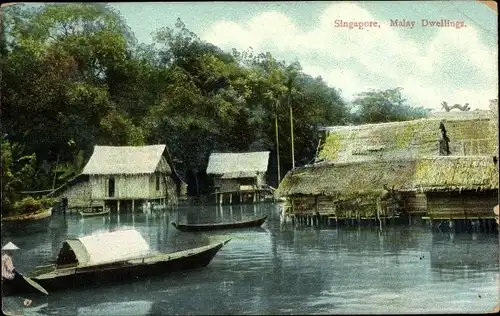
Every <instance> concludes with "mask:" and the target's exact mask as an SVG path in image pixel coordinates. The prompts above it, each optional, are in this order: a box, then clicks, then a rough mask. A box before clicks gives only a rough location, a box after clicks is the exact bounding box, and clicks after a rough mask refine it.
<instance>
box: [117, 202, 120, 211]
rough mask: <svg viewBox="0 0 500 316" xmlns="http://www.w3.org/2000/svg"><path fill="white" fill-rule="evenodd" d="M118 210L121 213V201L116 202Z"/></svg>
mask: <svg viewBox="0 0 500 316" xmlns="http://www.w3.org/2000/svg"><path fill="white" fill-rule="evenodd" d="M116 209H117V210H118V212H120V200H117V201H116Z"/></svg>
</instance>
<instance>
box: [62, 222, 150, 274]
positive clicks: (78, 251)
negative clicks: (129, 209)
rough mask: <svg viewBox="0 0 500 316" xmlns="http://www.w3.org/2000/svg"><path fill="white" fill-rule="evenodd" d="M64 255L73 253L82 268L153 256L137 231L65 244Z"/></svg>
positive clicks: (75, 240) (122, 231)
mask: <svg viewBox="0 0 500 316" xmlns="http://www.w3.org/2000/svg"><path fill="white" fill-rule="evenodd" d="M61 252H62V253H70V252H73V254H74V256H75V257H76V260H77V261H78V264H79V265H80V266H87V265H96V264H101V263H108V262H113V261H120V260H125V259H131V258H137V257H141V256H146V255H148V254H151V250H150V248H149V245H148V243H147V242H146V240H145V239H144V238H143V237H142V235H141V234H140V233H139V232H138V231H137V230H135V229H124V230H118V231H114V232H103V233H97V234H93V235H90V236H85V237H81V238H76V239H68V240H66V241H65V242H64V243H63V247H62V248H61Z"/></svg>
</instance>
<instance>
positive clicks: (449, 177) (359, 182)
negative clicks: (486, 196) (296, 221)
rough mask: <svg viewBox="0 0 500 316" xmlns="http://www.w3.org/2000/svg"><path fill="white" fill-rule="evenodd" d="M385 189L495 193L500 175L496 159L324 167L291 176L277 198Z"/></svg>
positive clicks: (370, 193) (374, 192)
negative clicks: (485, 191)
mask: <svg viewBox="0 0 500 316" xmlns="http://www.w3.org/2000/svg"><path fill="white" fill-rule="evenodd" d="M384 185H386V186H387V187H389V188H392V187H393V186H394V189H395V190H399V191H443V190H444V191H448V190H476V189H479V188H481V189H491V188H498V172H497V167H496V164H495V163H494V161H493V157H492V156H490V157H486V156H442V157H425V158H420V159H407V160H394V161H385V160H380V161H376V162H371V163H366V162H353V163H323V164H318V165H315V166H310V167H303V168H298V169H295V170H292V171H290V172H288V174H287V175H286V176H285V178H284V179H283V181H282V182H281V183H280V185H279V187H278V190H277V194H278V195H280V196H290V195H327V196H331V197H333V198H335V199H338V200H350V199H354V198H357V197H363V196H372V197H373V196H378V195H379V194H380V193H382V192H383V191H384Z"/></svg>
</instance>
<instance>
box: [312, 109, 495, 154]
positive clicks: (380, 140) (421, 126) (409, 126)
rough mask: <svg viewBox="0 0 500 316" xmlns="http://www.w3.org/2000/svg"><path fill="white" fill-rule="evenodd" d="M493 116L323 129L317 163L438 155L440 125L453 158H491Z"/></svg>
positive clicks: (428, 119) (493, 149)
mask: <svg viewBox="0 0 500 316" xmlns="http://www.w3.org/2000/svg"><path fill="white" fill-rule="evenodd" d="M492 116H493V115H490V116H485V115H479V116H474V114H470V115H455V116H451V117H448V118H446V119H443V118H436V117H432V118H427V119H420V120H413V121H404V122H391V123H381V124H365V125H351V126H334V127H326V128H323V130H325V131H326V133H327V137H326V140H325V143H324V146H323V148H322V150H321V151H320V153H319V154H318V157H317V160H318V161H320V160H325V161H336V162H355V161H377V160H381V159H382V160H392V159H416V158H420V157H427V156H435V155H438V152H439V139H440V137H441V132H440V130H439V124H440V122H441V121H443V123H444V125H445V128H446V131H447V135H448V137H449V139H450V143H449V146H450V151H451V154H452V155H494V154H495V152H496V147H497V145H496V144H497V131H496V125H495V122H494V120H492V119H491V118H492Z"/></svg>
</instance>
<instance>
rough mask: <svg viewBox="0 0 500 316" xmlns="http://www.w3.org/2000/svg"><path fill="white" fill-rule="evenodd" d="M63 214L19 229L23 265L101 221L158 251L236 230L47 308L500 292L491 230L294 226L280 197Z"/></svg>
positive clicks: (355, 307)
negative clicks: (205, 228)
mask: <svg viewBox="0 0 500 316" xmlns="http://www.w3.org/2000/svg"><path fill="white" fill-rule="evenodd" d="M261 215H268V216H269V217H268V221H266V222H265V223H264V225H263V226H262V227H260V228H251V229H243V230H230V231H216V232H205V233H184V232H180V231H178V230H176V229H175V228H174V227H173V226H172V225H170V223H171V222H172V221H177V222H182V223H207V222H208V223H210V222H212V223H215V222H229V221H239V220H245V219H249V218H254V217H256V216H261ZM61 216H62V215H61ZM54 219H56V217H55V218H54ZM57 220H59V222H58V223H59V224H58V225H59V228H57V227H56V226H57V225H55V226H54V227H51V229H50V230H49V231H48V232H46V233H38V234H32V235H29V236H25V237H19V236H12V237H9V238H11V240H12V241H13V242H14V243H16V244H18V245H19V246H20V247H21V248H22V249H23V251H22V252H21V253H20V254H19V256H18V257H17V261H16V262H17V265H18V266H19V269H20V270H21V271H29V270H31V269H32V268H33V267H34V266H36V265H40V264H43V263H46V262H47V261H49V260H53V259H54V258H55V256H56V255H57V252H58V251H59V247H60V242H61V241H62V240H64V239H65V238H68V237H75V236H82V235H85V234H87V233H92V232H96V231H100V230H107V231H110V230H114V229H117V228H123V227H135V228H136V229H137V230H139V231H140V232H141V234H142V235H143V236H144V238H145V239H146V240H147V241H148V242H149V243H150V245H151V248H152V249H153V250H158V251H175V250H182V249H187V248H190V247H196V246H200V245H204V244H207V243H208V242H209V241H210V238H212V237H216V236H220V235H223V236H225V237H230V238H232V240H231V242H230V243H228V244H227V245H226V246H225V247H224V248H223V249H222V250H221V251H220V252H219V253H218V254H217V256H216V257H215V258H214V260H213V261H212V263H211V264H210V265H209V266H208V267H206V268H203V269H199V270H196V271H190V272H183V273H176V274H172V275H168V276H166V277H157V278H149V279H144V280H138V281H136V282H132V283H126V284H120V285H112V286H106V287H101V288H95V289H82V290H78V291H65V292H61V293H53V294H51V295H50V296H49V297H48V298H38V300H42V301H43V300H46V301H47V303H48V306H46V307H45V308H44V309H43V311H42V312H40V311H39V313H43V314H44V315H53V314H62V315H77V314H81V315H83V314H87V315H111V314H112V313H115V312H116V313H118V312H121V313H120V314H121V315H130V314H131V313H133V314H135V315H165V314H166V315H170V314H243V313H244V314H249V313H250V314H298V313H314V314H318V313H327V314H332V313H367V312H368V313H440V312H441V313H445V312H446V313H447V312H458V311H459V312H484V311H490V310H491V309H492V307H493V306H494V305H495V303H496V302H497V300H498V283H497V282H498V266H499V262H498V239H497V238H496V236H491V235H489V236H488V235H484V234H483V235H466V234H464V235H450V234H448V235H446V234H443V235H437V234H434V235H433V234H432V233H431V232H429V231H427V230H426V229H425V228H423V227H396V228H389V227H388V228H387V229H384V231H382V232H381V231H379V230H378V229H376V228H360V229H358V228H354V229H345V228H341V229H334V228H332V229H315V228H293V227H291V226H283V225H281V224H280V221H279V211H278V207H277V206H275V205H272V204H262V205H234V206H227V205H224V206H214V207H207V206H197V207H179V208H178V209H176V210H172V211H167V210H152V211H151V212H141V211H136V212H134V213H132V212H120V213H119V214H117V213H115V212H113V213H112V214H110V215H109V216H108V217H103V218H85V219H84V220H82V219H81V216H79V215H67V216H66V218H65V219H62V217H60V218H58V219H57ZM56 245H57V247H56ZM415 293H418V295H415ZM478 293H480V295H481V299H478ZM431 301H432V302H433V304H429V302H431ZM130 302H133V303H134V304H135V303H136V304H135V305H134V304H132V305H131V304H130ZM450 302H453V303H452V304H450ZM40 303H42V302H40ZM131 306H135V307H137V309H134V310H132V307H131Z"/></svg>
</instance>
